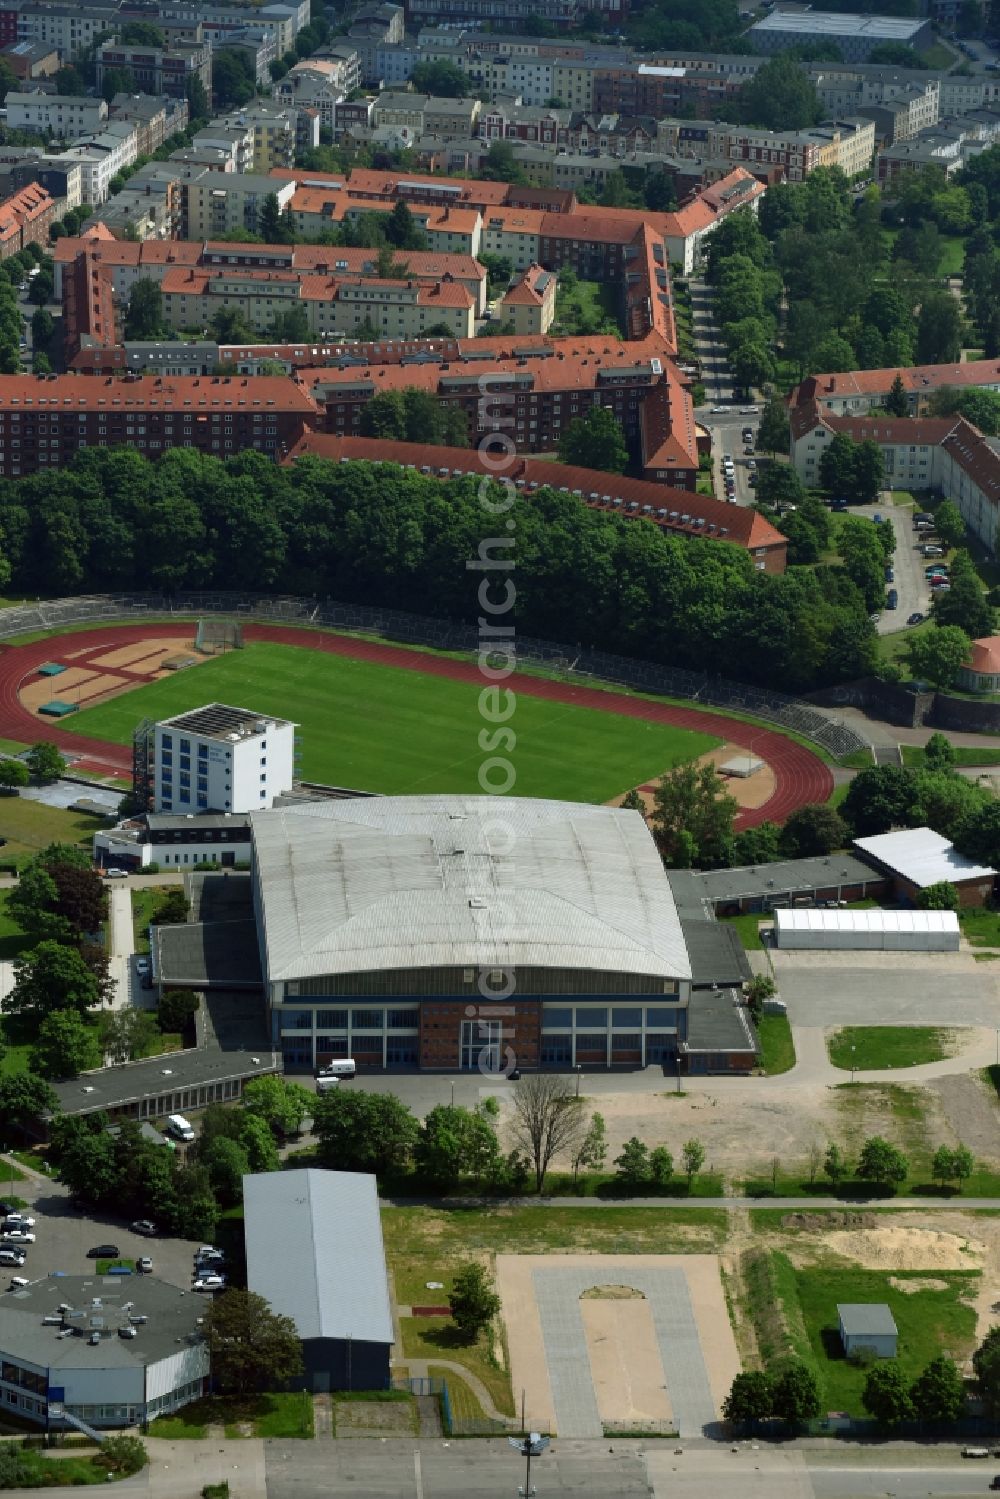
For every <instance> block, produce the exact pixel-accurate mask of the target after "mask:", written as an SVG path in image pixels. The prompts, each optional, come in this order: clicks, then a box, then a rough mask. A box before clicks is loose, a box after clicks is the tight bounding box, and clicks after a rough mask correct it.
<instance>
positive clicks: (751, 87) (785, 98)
mask: <svg viewBox="0 0 1000 1499" xmlns="http://www.w3.org/2000/svg"><path fill="white" fill-rule="evenodd" d="M738 108H739V112H740V118H741V120H742V121H743V123H744V124H746V125H756V126H759V127H760V128H761V129H763V130H805V129H807V128H808V127H809V126H810V125H815V124H817V122H818V121H819V119H820V118H821V116H822V113H823V111H822V106H821V105H820V102H819V96H818V95H817V93H816V88H815V85H814V84H813V82H812V80H811V79H810V78H809V75H808V74H807V73H806V71H805V69H804V68H803V67H802V65H801V63H799V62H798V61H796V60H794V59H793V58H791V57H787V56H778V57H772V58H769V59H768V61H767V62H766V63H764V65H763V67H761V68H759V69H758V71H757V73H756V74H755V75H754V77H753V78H751V79H750V80H749V81H748V82H747V83H745V84H744V85H743V87H742V88H741V89H740V92H739V98H738Z"/></svg>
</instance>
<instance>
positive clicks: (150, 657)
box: [90, 640, 201, 676]
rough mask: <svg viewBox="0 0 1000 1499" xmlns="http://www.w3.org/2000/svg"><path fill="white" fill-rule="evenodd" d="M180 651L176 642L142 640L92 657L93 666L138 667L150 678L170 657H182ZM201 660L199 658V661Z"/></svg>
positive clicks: (123, 668) (125, 668) (120, 668)
mask: <svg viewBox="0 0 1000 1499" xmlns="http://www.w3.org/2000/svg"><path fill="white" fill-rule="evenodd" d="M182 654H183V651H180V650H178V646H177V641H176V640H159V641H158V640H142V641H133V642H132V644H131V645H123V646H120V647H119V648H118V650H116V651H108V652H107V653H106V654H105V655H103V656H92V657H91V662H90V664H91V666H105V667H114V668H116V669H117V670H127V669H128V668H129V667H130V666H132V667H138V668H139V672H140V675H142V676H149V675H150V674H151V673H152V672H154V671H156V670H157V669H158V668H159V667H161V666H162V665H163V663H164V661H166V660H167V658H168V657H170V656H177V655H182ZM200 659H201V658H200V657H199V660H200Z"/></svg>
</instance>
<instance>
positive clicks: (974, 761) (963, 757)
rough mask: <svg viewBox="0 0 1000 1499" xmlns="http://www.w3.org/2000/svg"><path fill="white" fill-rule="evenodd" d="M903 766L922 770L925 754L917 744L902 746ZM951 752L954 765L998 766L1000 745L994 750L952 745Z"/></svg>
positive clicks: (987, 747) (984, 747)
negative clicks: (953, 757)
mask: <svg viewBox="0 0 1000 1499" xmlns="http://www.w3.org/2000/svg"><path fill="white" fill-rule="evenodd" d="M902 750H903V764H904V765H907V766H909V767H910V768H911V769H913V770H922V769H923V768H924V762H925V758H926V757H925V752H924V749H923V747H922V746H921V745H919V744H904V745H903V746H902ZM952 750H953V752H954V755H955V764H956V765H1000V745H997V747H996V748H995V749H994V748H992V747H991V746H990V745H988V744H984V745H982V746H979V745H968V744H953V745H952Z"/></svg>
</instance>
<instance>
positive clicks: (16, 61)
mask: <svg viewBox="0 0 1000 1499" xmlns="http://www.w3.org/2000/svg"><path fill="white" fill-rule="evenodd" d="M3 57H4V60H5V61H6V63H7V64H8V66H9V67H10V70H11V72H12V73H13V74H14V77H15V78H20V79H23V80H24V81H25V82H27V81H28V80H30V79H33V78H52V77H53V76H54V75H55V74H56V73H58V71H59V52H58V50H57V49H56V48H55V47H53V46H50V44H49V43H48V42H14V43H13V44H12V45H11V46H7V47H4V49H3Z"/></svg>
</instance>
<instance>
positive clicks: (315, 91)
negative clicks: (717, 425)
mask: <svg viewBox="0 0 1000 1499" xmlns="http://www.w3.org/2000/svg"><path fill="white" fill-rule="evenodd" d="M337 50H338V53H339V55H338V56H336V57H324V58H309V59H308V60H307V61H306V62H300V63H297V64H296V66H295V67H294V68H291V69H290V70H289V72H287V73H286V74H285V76H284V78H279V79H278V81H277V83H276V84H275V85H274V88H273V89H272V97H273V99H274V100H275V102H276V103H277V104H280V105H283V106H287V107H292V106H294V107H295V108H297V109H299V110H304V109H310V110H315V111H316V112H317V113H318V115H319V121H320V125H321V127H322V128H324V129H326V130H329V131H331V132H332V133H333V135H334V136H335V137H338V138H339V135H338V110H339V109H340V108H342V107H343V101H344V100H345V98H346V97H347V95H348V94H350V93H351V92H353V90H354V89H356V88H357V87H358V79H359V77H360V70H359V66H358V54H357V52H356V51H355V50H354V49H353V47H343V48H338V49H337ZM361 102H362V103H364V102H366V101H361ZM364 114H365V118H366V121H367V122H370V120H371V115H372V106H371V104H369V107H368V109H367V110H366V111H364ZM351 117H352V119H355V118H358V115H357V111H353V113H352V116H351Z"/></svg>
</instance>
